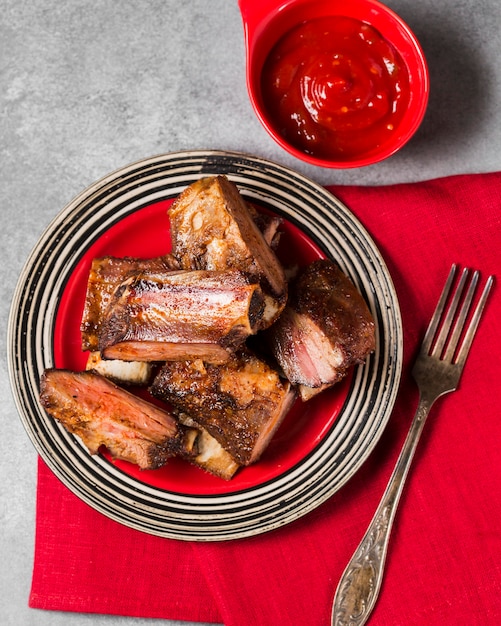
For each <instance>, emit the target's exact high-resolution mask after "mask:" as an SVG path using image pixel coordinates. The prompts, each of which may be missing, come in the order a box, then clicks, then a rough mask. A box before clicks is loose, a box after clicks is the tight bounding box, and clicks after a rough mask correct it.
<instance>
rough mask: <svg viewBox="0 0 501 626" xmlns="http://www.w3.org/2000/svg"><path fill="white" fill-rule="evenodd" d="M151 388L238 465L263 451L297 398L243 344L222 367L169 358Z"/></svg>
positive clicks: (254, 458)
mask: <svg viewBox="0 0 501 626" xmlns="http://www.w3.org/2000/svg"><path fill="white" fill-rule="evenodd" d="M151 393H152V395H154V396H156V397H158V398H161V399H162V400H164V401H167V402H169V403H170V404H172V405H173V406H174V407H175V408H176V409H177V410H178V411H181V412H183V413H186V414H187V415H189V416H190V417H191V418H192V419H193V420H194V422H196V423H197V424H199V425H200V426H202V427H203V428H205V429H206V430H207V431H208V432H209V434H210V435H211V436H212V437H214V438H215V439H216V440H217V441H218V442H219V443H220V444H221V446H223V448H225V449H226V450H227V451H228V452H229V453H230V454H231V455H232V457H233V458H234V459H235V460H236V461H237V462H238V463H239V464H241V465H248V464H250V463H253V462H255V461H256V460H257V459H258V458H259V457H260V456H261V454H262V452H263V450H264V449H265V447H266V446H267V444H268V443H269V441H270V439H271V437H272V436H273V434H274V433H275V431H276V430H277V428H278V426H279V425H280V423H281V422H282V420H283V418H284V416H285V414H286V413H287V411H288V409H289V408H290V406H291V405H292V402H293V400H294V398H295V391H294V390H293V388H292V387H291V385H290V383H288V382H287V381H284V380H282V379H281V378H280V376H279V375H278V373H277V372H276V371H275V370H274V369H273V368H271V367H270V366H269V365H267V364H266V363H265V362H264V361H262V360H260V359H258V358H257V357H256V356H255V355H253V354H252V353H251V352H250V351H248V350H247V349H242V350H239V351H238V352H237V353H235V354H233V355H232V356H231V357H230V359H229V360H228V361H227V363H225V364H224V365H221V366H215V365H211V364H208V363H203V362H202V361H193V362H191V363H180V362H178V363H167V364H165V365H164V366H163V367H162V369H161V371H160V372H159V373H158V374H157V376H156V378H155V380H154V382H153V385H152V387H151Z"/></svg>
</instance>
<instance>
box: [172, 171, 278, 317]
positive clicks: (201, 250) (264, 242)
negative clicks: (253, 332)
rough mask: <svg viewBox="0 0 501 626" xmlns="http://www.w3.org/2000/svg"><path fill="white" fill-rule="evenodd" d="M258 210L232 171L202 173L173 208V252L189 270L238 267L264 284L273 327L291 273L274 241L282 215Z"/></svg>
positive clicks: (267, 312) (263, 288)
mask: <svg viewBox="0 0 501 626" xmlns="http://www.w3.org/2000/svg"><path fill="white" fill-rule="evenodd" d="M253 215H255V211H254V210H250V209H249V205H248V204H247V203H246V202H245V200H244V199H243V198H242V196H241V195H240V193H239V191H238V188H237V187H236V185H235V184H234V183H232V182H231V181H229V180H228V178H227V177H226V176H213V177H208V178H202V179H200V180H198V181H196V182H195V183H193V184H191V185H190V186H189V187H187V188H186V189H185V190H184V191H183V192H182V193H181V194H180V196H179V197H178V198H177V199H176V200H175V202H174V203H173V204H172V206H171V207H170V209H169V219H170V227H171V240H172V254H173V255H174V256H175V257H176V259H178V261H179V263H180V265H181V267H182V268H184V269H210V270H222V269H227V268H233V269H238V270H240V271H242V272H245V273H246V274H248V275H249V276H250V277H251V279H252V280H256V281H258V282H259V283H260V285H261V288H262V290H263V293H264V295H265V301H266V309H265V313H264V316H263V321H262V327H263V328H264V327H266V326H269V325H270V324H271V323H272V322H273V321H274V320H275V319H276V318H277V317H278V315H279V313H280V312H281V311H282V309H283V307H284V306H285V302H286V299H287V282H286V278H285V273H284V270H283V268H282V265H281V264H280V262H279V260H278V259H277V257H276V255H275V253H274V252H273V250H272V248H271V247H270V245H268V244H269V243H270V244H271V243H272V242H273V241H274V239H275V238H276V229H277V227H278V222H277V221H276V220H266V219H265V218H262V219H261V220H259V219H257V218H256V221H257V222H259V223H260V224H261V228H262V229H263V232H264V234H263V232H261V230H260V228H259V226H258V225H257V223H256V221H255V220H254V219H253Z"/></svg>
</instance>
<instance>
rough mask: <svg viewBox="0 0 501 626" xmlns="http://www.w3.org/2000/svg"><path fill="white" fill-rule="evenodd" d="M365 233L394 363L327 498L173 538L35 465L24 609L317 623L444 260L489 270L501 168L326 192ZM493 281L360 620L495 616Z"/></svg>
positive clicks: (397, 441) (406, 389) (500, 241)
mask: <svg viewBox="0 0 501 626" xmlns="http://www.w3.org/2000/svg"><path fill="white" fill-rule="evenodd" d="M331 190H332V191H333V192H334V193H335V194H336V195H337V196H338V197H339V198H340V199H341V200H342V201H343V202H345V204H346V205H347V206H348V207H350V209H351V210H352V211H353V213H355V215H357V216H358V218H359V219H360V220H361V222H362V223H363V224H364V225H365V226H366V228H367V230H368V231H369V232H370V233H371V235H372V237H373V238H374V239H375V241H376V243H377V244H378V246H379V248H380V250H381V252H382V254H383V256H384V258H385V260H386V262H387V264H388V267H389V270H390V273H391V275H392V277H393V280H394V283H395V287H396V290H397V293H398V296H399V300H400V303H401V309H402V317H403V326H404V371H403V378H402V383H401V389H400V392H399V395H398V399H397V402H396V406H395V409H394V412H393V414H392V417H391V419H390V422H389V424H388V426H387V429H386V430H385V432H384V434H383V436H382V438H381V440H380V442H379V444H378V445H377V447H376V449H375V450H374V452H373V453H372V455H371V456H370V458H369V459H368V460H367V462H366V463H365V464H364V466H363V467H362V468H361V470H360V471H359V472H358V473H357V474H356V475H355V476H354V477H353V479H352V480H350V481H349V482H348V484H347V485H346V486H345V487H343V489H341V490H340V491H339V492H337V493H336V494H335V495H334V496H333V497H332V498H331V499H330V500H329V501H328V502H326V503H325V504H323V505H322V506H321V507H319V508H318V509H316V510H315V511H313V512H312V513H310V514H309V515H307V516H305V517H303V518H302V519H300V520H298V521H296V522H294V523H292V524H290V525H288V526H285V527H283V528H281V529H279V530H277V531H273V532H270V533H267V534H263V535H260V536H257V537H253V538H250V539H246V540H238V541H234V542H223V543H203V544H200V543H196V544H190V543H185V542H176V541H173V540H166V539H160V538H157V537H152V536H149V535H146V534H142V533H139V532H136V531H133V530H130V529H128V528H126V527H123V526H121V525H119V524H117V523H115V522H113V521H111V520H109V519H107V518H106V517H104V516H102V515H100V514H99V513H97V512H95V511H94V510H92V509H91V508H89V507H88V506H87V505H86V504H84V503H82V502H81V501H80V500H78V499H77V498H76V497H75V496H73V495H72V494H71V493H70V492H69V491H67V489H66V488H65V487H64V486H63V485H62V484H61V483H60V482H59V481H58V479H57V478H55V477H54V476H53V475H52V473H51V472H50V471H49V470H48V469H47V468H46V467H45V465H44V464H43V463H42V462H40V465H39V483H38V498H37V529H36V548H35V562H34V572H33V581H32V590H31V595H30V606H32V607H36V608H43V609H55V610H62V611H81V612H96V613H114V614H122V615H131V616H142V617H161V618H170V619H183V620H194V621H206V622H221V623H224V624H225V626H246V625H247V624H256V625H257V626H304V625H305V624H308V625H310V624H311V625H314V626H327V625H328V624H330V621H329V620H330V610H331V603H332V598H333V595H334V591H335V588H336V586H337V583H338V580H339V578H340V576H341V573H342V571H343V569H344V567H345V565H346V563H347V561H348V559H349V558H350V556H351V555H352V553H353V551H354V549H355V548H356V546H357V545H358V542H359V541H360V539H361V537H362V535H363V533H364V532H365V529H366V527H367V524H368V523H369V521H370V519H371V517H372V514H373V512H374V510H375V508H376V506H377V504H378V501H379V499H380V497H381V494H382V492H383V490H384V487H385V484H386V482H387V480H388V477H389V475H390V473H391V470H392V468H393V464H394V462H395V459H396V456H397V454H398V452H399V450H400V447H401V444H402V442H403V439H404V437H405V434H406V432H407V429H408V427H409V424H410V420H411V418H412V415H413V413H414V410H415V408H416V404H417V389H416V386H415V384H414V383H413V381H412V379H411V377H410V364H411V362H412V359H413V355H414V353H415V350H416V348H417V346H418V345H419V343H420V341H421V338H422V335H423V332H424V329H425V327H426V325H427V324H428V321H429V318H430V316H431V313H432V311H433V309H434V307H435V304H436V301H437V299H438V295H439V292H440V290H441V287H442V284H443V282H444V281H445V278H446V276H447V274H448V271H449V269H450V266H451V264H452V263H453V262H457V263H460V264H462V265H466V266H469V267H476V268H478V269H480V270H481V271H482V276H483V279H485V277H486V276H487V274H496V275H497V277H498V280H499V277H500V276H501V271H500V269H501V268H500V248H501V173H492V174H483V175H480V174H477V175H467V176H455V177H449V178H443V179H437V180H432V181H429V182H424V183H417V184H405V185H395V186H387V187H373V188H363V187H359V188H357V187H338V186H337V187H332V188H331ZM499 312H500V300H499V287H498V286H495V287H494V290H493V295H492V297H491V299H490V302H489V303H488V306H487V309H486V312H485V315H484V317H483V319H482V322H481V325H480V328H479V331H478V334H477V337H476V339H475V342H474V345H473V349H472V352H471V354H470V356H469V359H468V362H467V365H466V368H465V371H464V374H463V377H462V380H461V384H460V387H459V390H458V391H457V392H455V393H453V394H450V395H448V396H447V397H445V398H443V399H441V400H439V401H438V402H437V404H436V405H435V407H434V408H433V410H432V414H431V415H430V418H429V422H428V423H427V425H426V428H425V432H424V435H423V438H422V440H421V442H420V445H419V448H418V450H417V454H416V458H415V462H414V466H413V468H412V470H411V473H410V476H409V479H408V483H407V485H406V488H405V491H404V494H403V496H402V501H401V504H400V508H399V511H398V513H397V518H396V522H395V526H394V530H393V535H392V540H391V542H390V548H389V553H388V559H387V566H386V574H385V578H384V581H383V587H382V592H381V595H380V598H379V601H378V603H377V605H376V608H375V611H374V613H373V615H372V618H371V621H370V623H371V625H373V626H379V625H380V626H403V625H405V626H422V625H423V624H426V625H427V626H443V625H444V624H451V625H452V624H454V625H455V624H469V625H476V624H478V625H480V624H481V625H482V626H490V625H492V626H498V625H499V624H500V623H501V524H500V519H501V462H500V456H501V454H500V443H501V415H500V412H499V407H500V395H501V394H500V391H499V390H500V383H499V381H500V380H501V358H500V353H501V324H500V323H499Z"/></svg>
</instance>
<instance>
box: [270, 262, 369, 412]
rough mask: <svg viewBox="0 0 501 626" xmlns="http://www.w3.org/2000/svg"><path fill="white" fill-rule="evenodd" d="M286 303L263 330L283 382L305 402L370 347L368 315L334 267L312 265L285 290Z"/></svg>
mask: <svg viewBox="0 0 501 626" xmlns="http://www.w3.org/2000/svg"><path fill="white" fill-rule="evenodd" d="M289 293H290V298H289V302H288V304H287V306H286V308H285V310H284V311H283V313H282V315H281V316H280V318H279V320H278V321H277V322H276V323H275V324H274V325H273V326H272V327H271V328H270V329H269V331H267V335H268V340H269V342H270V345H271V349H272V352H273V354H274V356H275V358H276V359H277V361H278V363H279V364H280V367H281V368H282V370H283V371H284V373H285V375H286V376H287V378H288V379H289V380H290V381H291V382H292V383H294V384H297V385H301V386H302V387H304V389H302V393H301V396H302V398H303V399H305V400H306V399H308V398H309V397H311V396H312V395H314V391H313V390H318V391H320V390H323V389H325V388H326V387H328V386H331V385H333V384H334V383H336V382H338V381H339V380H341V379H342V378H343V377H344V376H345V375H346V373H347V371H348V370H349V368H350V367H352V366H353V365H355V364H358V363H363V362H364V361H365V359H366V358H367V356H368V355H369V354H370V353H371V352H372V351H373V350H374V348H375V326H374V320H373V318H372V315H371V313H370V311H369V308H368V307H367V304H366V303H365V301H364V299H363V298H362V296H361V294H360V293H359V292H358V291H357V289H356V288H355V286H354V285H353V283H352V282H351V280H350V279H349V278H348V277H347V276H346V275H345V274H344V273H343V272H342V271H341V269H340V268H339V267H338V265H337V264H335V263H333V262H332V261H329V260H319V261H315V262H313V263H312V264H310V265H309V266H307V267H306V268H303V269H302V270H301V271H300V272H299V273H298V275H297V276H296V278H295V279H294V281H293V282H292V284H291V285H290V291H289Z"/></svg>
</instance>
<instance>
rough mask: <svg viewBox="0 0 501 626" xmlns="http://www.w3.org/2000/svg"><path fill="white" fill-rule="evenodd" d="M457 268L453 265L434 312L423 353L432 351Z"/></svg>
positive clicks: (424, 341) (422, 347)
mask: <svg viewBox="0 0 501 626" xmlns="http://www.w3.org/2000/svg"><path fill="white" fill-rule="evenodd" d="M456 267H457V266H456V265H453V266H452V267H451V271H450V272H449V276H448V277H447V281H446V283H445V285H444V288H443V290H442V293H441V295H440V299H439V301H438V304H437V306H436V308H435V311H434V312H433V315H432V317H431V320H430V323H429V325H428V328H427V329H426V333H425V336H424V339H423V343H422V344H421V350H422V352H423V353H429V351H430V348H431V344H432V342H433V338H434V337H435V333H436V332H437V328H438V325H439V323H440V319H441V317H442V313H443V312H444V308H445V303H446V302H447V298H448V296H449V291H450V289H451V285H452V281H453V280H454V276H455V274H456Z"/></svg>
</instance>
